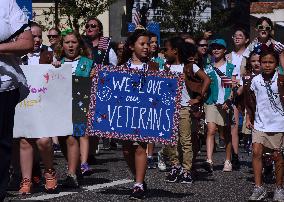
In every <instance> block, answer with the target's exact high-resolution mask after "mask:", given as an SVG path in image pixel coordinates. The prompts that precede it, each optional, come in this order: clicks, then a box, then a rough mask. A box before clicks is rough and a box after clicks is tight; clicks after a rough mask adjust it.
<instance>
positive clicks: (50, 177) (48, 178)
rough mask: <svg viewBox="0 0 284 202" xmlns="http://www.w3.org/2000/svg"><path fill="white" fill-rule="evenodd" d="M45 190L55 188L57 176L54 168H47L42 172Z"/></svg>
mask: <svg viewBox="0 0 284 202" xmlns="http://www.w3.org/2000/svg"><path fill="white" fill-rule="evenodd" d="M44 177H45V186H44V187H45V189H46V191H54V190H55V189H56V188H57V185H58V184H57V177H56V172H55V170H54V169H48V170H46V171H45V172H44Z"/></svg>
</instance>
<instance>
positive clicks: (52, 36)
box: [47, 35, 58, 39]
mask: <svg viewBox="0 0 284 202" xmlns="http://www.w3.org/2000/svg"><path fill="white" fill-rule="evenodd" d="M57 37H58V35H47V38H49V39H51V38H53V39H54V38H57Z"/></svg>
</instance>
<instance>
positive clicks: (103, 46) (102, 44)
mask: <svg viewBox="0 0 284 202" xmlns="http://www.w3.org/2000/svg"><path fill="white" fill-rule="evenodd" d="M109 42H110V38H109V37H104V36H102V37H101V38H100V41H99V44H98V49H99V50H105V51H106V50H107V49H108V46H109Z"/></svg>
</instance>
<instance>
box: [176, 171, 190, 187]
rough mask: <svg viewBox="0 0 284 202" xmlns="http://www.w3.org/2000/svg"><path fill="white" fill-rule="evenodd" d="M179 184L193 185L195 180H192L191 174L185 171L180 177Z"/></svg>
mask: <svg viewBox="0 0 284 202" xmlns="http://www.w3.org/2000/svg"><path fill="white" fill-rule="evenodd" d="M179 182H180V183H182V184H192V183H193V179H192V176H191V172H189V171H183V172H182V174H181V175H180V180H179Z"/></svg>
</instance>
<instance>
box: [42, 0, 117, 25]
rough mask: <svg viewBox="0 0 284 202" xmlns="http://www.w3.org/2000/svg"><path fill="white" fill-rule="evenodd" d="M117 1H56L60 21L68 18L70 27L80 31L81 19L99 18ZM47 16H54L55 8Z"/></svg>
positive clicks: (46, 13)
mask: <svg viewBox="0 0 284 202" xmlns="http://www.w3.org/2000/svg"><path fill="white" fill-rule="evenodd" d="M115 1H116V0H99V1H97V0H95V1H94V0H55V2H57V3H58V8H59V9H58V13H59V21H60V18H62V17H64V16H65V17H67V19H68V20H67V23H68V26H69V27H71V28H72V29H76V30H79V27H80V23H79V19H84V20H86V19H87V18H88V17H90V16H95V17H96V16H98V15H100V14H102V13H103V12H105V11H106V10H108V9H109V6H110V5H111V4H112V3H114V2H115ZM44 14H45V15H46V16H49V15H51V14H52V15H54V14H55V9H54V7H52V8H50V11H48V12H45V13H44Z"/></svg>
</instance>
